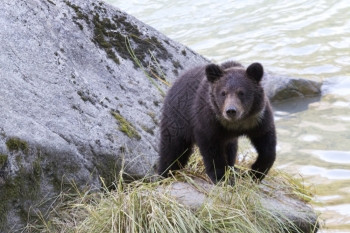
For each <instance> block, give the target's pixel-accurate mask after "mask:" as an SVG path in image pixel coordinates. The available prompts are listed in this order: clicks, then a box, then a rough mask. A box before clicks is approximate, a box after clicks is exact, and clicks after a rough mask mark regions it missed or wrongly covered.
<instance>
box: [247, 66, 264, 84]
mask: <svg viewBox="0 0 350 233" xmlns="http://www.w3.org/2000/svg"><path fill="white" fill-rule="evenodd" d="M246 73H247V76H248V77H249V78H252V79H254V80H255V81H257V82H258V83H259V82H260V81H261V79H262V77H263V75H264V68H263V66H262V65H261V64H260V63H257V62H256V63H253V64H251V65H250V66H248V68H247V71H246Z"/></svg>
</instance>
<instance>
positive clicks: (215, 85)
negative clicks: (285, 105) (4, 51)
mask: <svg viewBox="0 0 350 233" xmlns="http://www.w3.org/2000/svg"><path fill="white" fill-rule="evenodd" d="M231 64H232V65H231V66H230V63H229V65H227V64H223V65H222V66H219V65H216V64H210V65H207V66H206V69H205V72H206V76H207V80H208V81H209V86H210V88H209V91H210V93H209V94H210V97H209V98H210V103H211V107H212V108H213V110H214V112H215V114H216V116H217V118H218V119H219V120H220V121H221V122H222V123H223V124H224V125H227V126H228V127H230V125H235V123H237V122H240V123H243V124H244V122H245V121H246V120H251V119H252V118H259V117H260V116H261V113H262V111H263V109H264V107H265V101H266V100H265V94H264V91H263V88H262V86H261V84H260V81H261V79H262V77H263V74H264V69H263V67H262V65H261V64H260V63H253V64H251V65H250V66H248V68H247V69H245V68H244V67H243V66H241V65H240V64H238V63H231ZM253 121H254V119H253ZM254 122H256V121H254Z"/></svg>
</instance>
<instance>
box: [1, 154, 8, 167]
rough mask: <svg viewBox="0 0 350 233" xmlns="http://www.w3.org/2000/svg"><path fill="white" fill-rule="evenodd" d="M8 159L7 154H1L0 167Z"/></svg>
mask: <svg viewBox="0 0 350 233" xmlns="http://www.w3.org/2000/svg"><path fill="white" fill-rule="evenodd" d="M7 159H8V156H7V155H4V154H0V169H1V168H2V167H3V166H4V165H5V164H6V162H7Z"/></svg>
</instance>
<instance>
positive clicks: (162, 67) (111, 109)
mask: <svg viewBox="0 0 350 233" xmlns="http://www.w3.org/2000/svg"><path fill="white" fill-rule="evenodd" d="M0 11H1V14H0V25H1V30H0V42H1V43H0V51H1V53H0V78H1V85H0V91H1V95H0V109H1V111H0V119H1V121H0V232H7V231H9V230H10V228H11V229H12V230H17V229H19V228H20V227H21V226H23V224H24V223H25V222H26V221H27V219H28V217H30V216H36V214H35V212H36V211H37V207H36V206H37V204H38V203H41V207H40V208H42V209H45V208H47V207H48V206H49V205H50V203H49V202H47V203H46V204H45V203H44V204H43V203H42V200H43V198H44V199H45V200H46V199H47V200H48V199H49V198H51V197H53V196H55V195H56V194H57V193H58V192H60V191H61V190H62V188H63V189H65V188H67V187H70V186H72V185H73V186H77V187H79V188H84V187H89V188H91V187H93V188H99V187H101V180H100V177H102V178H103V179H104V181H105V183H106V184H107V185H108V184H110V183H111V182H112V181H113V180H114V178H115V177H116V174H118V173H119V171H120V169H121V167H122V164H123V165H124V172H125V173H127V174H129V176H130V177H134V178H135V177H140V176H145V175H146V174H151V173H153V166H154V164H155V162H156V159H157V147H158V146H157V142H158V140H157V135H158V131H157V130H158V126H157V125H158V120H159V115H160V112H161V106H162V101H163V97H164V95H165V93H166V90H167V88H168V86H169V85H170V83H172V82H173V81H174V80H175V78H176V77H177V75H178V73H180V72H181V70H183V69H185V68H187V67H193V66H196V65H202V64H206V63H208V62H209V61H208V60H207V59H205V58H203V57H202V56H200V55H198V54H196V53H194V52H193V51H191V50H190V49H188V48H187V47H185V46H183V45H181V44H179V43H176V42H174V41H172V40H170V39H169V38H167V37H166V36H164V35H162V34H161V33H159V32H157V31H156V30H155V29H153V28H151V27H149V26H147V25H145V24H143V23H142V22H140V21H138V20H137V19H135V18H134V17H132V16H130V15H127V14H126V13H124V12H121V11H119V10H118V9H115V8H113V7H111V6H109V5H107V4H105V3H103V2H99V1H95V0H66V1H63V0H46V1H44V0H25V1H24V0H4V1H2V3H1V4H0ZM73 181H74V183H73Z"/></svg>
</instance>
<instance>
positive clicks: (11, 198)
mask: <svg viewBox="0 0 350 233" xmlns="http://www.w3.org/2000/svg"><path fill="white" fill-rule="evenodd" d="M41 174H42V170H41V164H40V159H39V158H38V159H37V160H35V161H34V162H33V164H32V167H31V168H30V169H28V170H27V169H25V168H24V167H23V166H20V168H19V170H18V172H17V174H16V176H14V177H12V178H9V179H8V180H6V182H5V184H4V185H3V186H2V189H1V192H0V200H1V201H0V232H2V231H5V232H7V228H8V227H9V226H8V224H7V213H8V211H9V210H10V208H12V205H18V203H20V206H21V208H20V210H19V212H18V214H19V216H20V217H21V218H22V220H23V221H24V222H26V221H27V220H28V216H29V215H30V209H31V206H30V204H29V203H31V202H33V201H35V200H38V198H39V197H40V196H41V194H40V180H41Z"/></svg>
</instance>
